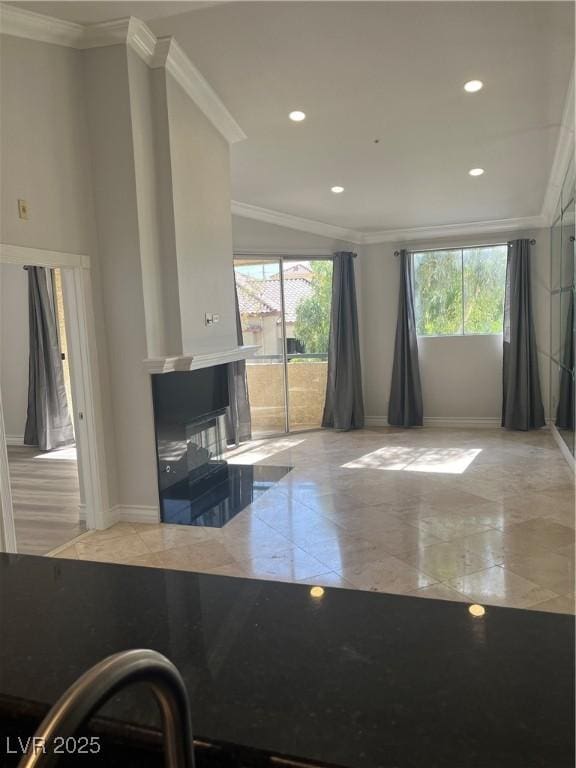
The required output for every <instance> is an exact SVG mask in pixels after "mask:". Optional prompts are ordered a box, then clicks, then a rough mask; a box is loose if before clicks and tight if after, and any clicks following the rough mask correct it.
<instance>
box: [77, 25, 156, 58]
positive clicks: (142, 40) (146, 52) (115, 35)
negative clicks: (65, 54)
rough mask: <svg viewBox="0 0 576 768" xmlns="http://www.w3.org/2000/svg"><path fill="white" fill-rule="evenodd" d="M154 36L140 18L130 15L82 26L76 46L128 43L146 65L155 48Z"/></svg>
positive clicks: (97, 46)
mask: <svg viewBox="0 0 576 768" xmlns="http://www.w3.org/2000/svg"><path fill="white" fill-rule="evenodd" d="M156 43H157V40H156V36H155V35H154V33H153V32H152V31H151V30H150V28H149V27H148V26H147V25H146V24H145V23H144V22H143V21H140V19H137V18H135V17H134V16H130V17H128V18H125V19H117V20H115V21H105V22H102V23H101V24H89V25H87V26H85V27H84V37H83V39H82V42H81V44H80V45H78V46H77V47H78V48H82V49H86V48H103V47H105V46H108V45H122V44H126V45H128V46H129V47H130V48H131V49H132V50H133V51H134V53H136V54H137V55H138V56H139V57H140V58H141V59H142V60H143V61H144V62H145V63H146V64H148V66H150V65H151V64H152V61H153V59H154V52H155V49H156Z"/></svg>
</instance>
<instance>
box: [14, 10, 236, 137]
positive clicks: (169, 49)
mask: <svg viewBox="0 0 576 768" xmlns="http://www.w3.org/2000/svg"><path fill="white" fill-rule="evenodd" d="M0 11H1V15H0V21H1V27H0V31H1V32H2V33H3V34H6V35H15V36H16V37H26V38H28V39H30V40H38V41H40V42H44V43H54V44H55V45H65V46H68V47H70V48H77V49H79V50H85V49H87V48H100V47H106V46H109V45H122V44H124V45H127V46H128V47H129V48H131V49H132V50H133V51H134V52H135V53H136V54H137V55H138V56H139V57H140V58H141V59H142V60H143V61H144V62H145V63H146V64H147V65H148V66H149V67H153V68H154V69H157V68H160V67H163V68H165V69H166V71H168V72H170V74H171V75H172V77H174V79H175V80H176V81H177V82H178V83H179V84H180V86H181V87H182V88H183V89H184V91H185V92H186V93H187V94H188V96H189V97H190V98H191V99H192V101H193V102H194V103H195V104H196V106H197V107H198V108H199V109H200V110H202V112H203V113H204V114H205V115H206V117H207V118H208V120H210V122H211V123H212V124H213V125H214V127H215V128H216V129H217V130H218V131H219V132H220V133H221V134H222V136H224V138H225V139H226V140H227V141H228V142H229V143H230V144H234V143H235V142H237V141H242V140H243V139H245V138H246V134H245V133H244V131H243V130H242V128H240V126H239V125H238V123H237V122H236V120H235V119H234V118H233V117H232V115H231V114H230V112H229V111H228V110H227V108H226V106H225V105H224V103H223V102H222V100H221V99H220V97H219V96H218V94H217V93H216V91H215V90H214V89H213V88H212V86H211V85H210V83H209V82H208V81H207V80H206V78H205V77H204V76H203V75H202V73H201V72H200V71H199V70H198V69H197V68H196V67H195V66H194V64H193V63H192V62H191V61H190V59H189V58H188V56H187V55H186V53H184V51H183V50H182V48H181V47H180V46H179V45H178V43H177V42H176V40H174V38H173V37H163V38H157V37H156V35H155V34H154V33H153V32H152V30H151V29H150V28H149V27H148V25H147V24H145V23H144V22H143V21H141V20H140V19H137V18H135V17H134V16H129V17H127V18H124V19H117V20H114V21H105V22H102V23H100V24H87V25H82V24H74V23H72V22H68V21H61V20H60V19H54V18H52V17H50V16H44V15H43V14H40V13H33V12H32V11H25V10H23V9H21V8H14V7H13V6H11V5H3V4H2V5H0Z"/></svg>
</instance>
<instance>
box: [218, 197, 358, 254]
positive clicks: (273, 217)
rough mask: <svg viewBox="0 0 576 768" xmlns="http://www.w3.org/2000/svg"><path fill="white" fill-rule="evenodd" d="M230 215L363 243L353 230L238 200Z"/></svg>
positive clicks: (335, 238)
mask: <svg viewBox="0 0 576 768" xmlns="http://www.w3.org/2000/svg"><path fill="white" fill-rule="evenodd" d="M232 213H233V214H234V215H235V216H242V217H243V218H245V219H255V220H256V221H263V222H265V223H266V224H276V225H277V226H279V227H288V229H296V230H298V231H299V232H309V233H310V234H312V235H320V236H321V237H331V238H333V239H334V240H343V241H344V242H347V243H354V244H356V245H360V244H361V243H362V242H363V240H362V233H361V232H358V231H356V230H355V229H344V228H343V227H337V226H335V225H334V224H326V223H324V222H322V221H314V220H313V219H303V218H301V217H300V216H292V214H290V213H282V212H281V211H273V210H271V209H269V208H261V207H259V206H257V205H250V204H249V203H241V202H239V201H238V200H232Z"/></svg>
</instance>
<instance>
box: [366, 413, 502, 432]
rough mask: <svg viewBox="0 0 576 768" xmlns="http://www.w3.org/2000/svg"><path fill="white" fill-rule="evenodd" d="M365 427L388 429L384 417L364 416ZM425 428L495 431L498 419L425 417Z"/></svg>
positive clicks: (483, 417)
mask: <svg viewBox="0 0 576 768" xmlns="http://www.w3.org/2000/svg"><path fill="white" fill-rule="evenodd" d="M364 423H365V426H366V427H388V426H390V425H389V424H388V420H387V419H386V417H384V416H366V418H365V419H364ZM424 426H425V427H451V428H454V429H478V428H480V429H496V428H497V427H499V426H500V419H499V418H498V417H496V416H425V417H424Z"/></svg>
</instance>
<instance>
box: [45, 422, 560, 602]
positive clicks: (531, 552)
mask: <svg viewBox="0 0 576 768" xmlns="http://www.w3.org/2000/svg"><path fill="white" fill-rule="evenodd" d="M230 460H231V461H237V462H240V463H261V464H289V465H291V466H293V467H294V469H293V470H292V472H290V473H289V474H288V475H287V476H286V477H285V478H283V479H282V481H281V482H280V483H278V484H277V485H276V486H275V487H274V488H273V489H271V490H270V491H268V492H267V493H265V494H264V495H262V496H261V497H260V498H259V499H257V501H256V502H255V503H254V504H252V505H251V506H250V507H249V508H247V509H246V510H244V511H243V512H241V513H240V514H239V515H238V516H237V517H236V518H234V519H233V520H232V521H231V522H230V523H228V524H227V525H226V526H225V527H224V528H222V529H215V528H194V527H183V526H170V525H136V524H125V523H122V524H118V525H115V526H114V527H112V528H110V529H108V530H106V531H100V532H91V533H88V534H84V535H83V536H81V537H80V538H79V539H78V540H76V541H75V542H74V543H73V544H72V545H70V546H69V547H66V548H64V549H62V550H61V551H59V552H57V553H56V554H55V556H57V557H72V558H79V559H82V560H100V561H107V562H115V563H126V564H138V565H145V566H151V567H160V568H175V569H181V570H189V571H202V572H207V573H217V574H225V575H230V576H248V577H254V578H259V579H273V580H281V581H291V582H303V583H310V584H315V585H321V586H332V587H347V588H351V589H364V590H374V591H378V592H391V593H397V594H409V595H420V596H422V597H429V598H437V599H447V600H457V601H469V602H470V601H472V602H479V603H484V604H488V605H501V606H508V607H515V608H533V609H537V610H543V611H554V612H563V613H572V612H574V603H575V597H574V592H575V584H574V535H575V534H574V520H575V510H574V475H573V474H572V472H571V470H570V469H569V468H568V466H567V464H566V462H565V460H564V459H563V457H562V456H561V454H560V452H559V450H558V449H557V447H556V445H555V443H554V440H553V437H552V436H551V434H550V433H549V432H548V431H540V432H534V433H529V434H524V433H513V432H505V431H502V430H484V429H482V430H469V431H460V430H454V429H446V430H442V429H435V428H426V429H421V430H413V431H401V430H392V429H379V430H376V429H373V430H362V431H357V432H351V433H333V432H327V431H319V432H313V433H307V434H301V435H291V436H286V437H282V438H278V439H269V440H260V441H254V442H252V443H250V444H248V445H246V446H242V447H241V448H240V449H238V450H237V451H235V452H233V454H232V455H231V457H230Z"/></svg>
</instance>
